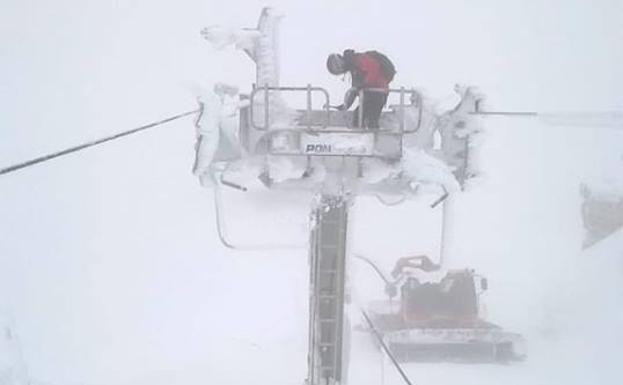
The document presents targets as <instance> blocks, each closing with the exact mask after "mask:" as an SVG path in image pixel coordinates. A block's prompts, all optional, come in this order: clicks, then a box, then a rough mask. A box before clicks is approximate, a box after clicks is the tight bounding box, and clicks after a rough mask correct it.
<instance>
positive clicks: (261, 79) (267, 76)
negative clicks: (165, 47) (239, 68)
mask: <svg viewBox="0 0 623 385" xmlns="http://www.w3.org/2000/svg"><path fill="white" fill-rule="evenodd" d="M280 21H281V15H279V14H278V13H277V12H276V11H275V10H274V9H273V8H264V9H263V10H262V14H261V15H260V19H259V21H258V24H257V27H256V28H231V27H222V26H210V27H206V28H204V29H203V30H201V35H202V36H203V38H204V39H206V40H207V41H208V42H210V43H211V44H212V45H213V46H214V47H215V48H217V49H223V48H226V47H228V46H232V45H233V46H235V47H236V48H237V49H240V50H243V51H244V52H246V53H247V54H248V55H249V57H250V58H251V59H252V60H253V61H254V62H255V64H256V84H257V85H258V86H260V87H261V86H264V85H269V86H273V87H275V86H278V85H279V44H278V43H279V41H278V40H279V22H280Z"/></svg>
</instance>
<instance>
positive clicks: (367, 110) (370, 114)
mask: <svg viewBox="0 0 623 385" xmlns="http://www.w3.org/2000/svg"><path fill="white" fill-rule="evenodd" d="M327 69H328V70H329V72H330V73H332V74H333V75H342V74H345V73H347V72H349V73H350V75H351V79H352V86H351V88H350V89H349V90H348V91H347V92H346V94H345V95H344V103H343V104H341V105H339V106H335V107H334V108H336V109H338V110H340V111H344V110H348V109H349V108H350V107H351V106H352V105H353V103H354V102H355V99H356V98H357V96H359V91H361V90H362V89H363V90H364V92H363V100H360V101H359V106H358V107H357V108H356V109H355V111H354V117H353V126H354V127H362V128H369V129H378V128H379V117H380V116H381V111H382V110H383V107H384V106H385V103H387V94H388V92H387V91H379V90H376V91H374V90H369V91H366V90H365V89H367V88H374V89H388V88H389V83H390V82H391V81H392V80H393V78H394V74H395V73H396V70H395V68H394V65H393V64H392V62H391V61H390V60H389V59H388V58H387V57H386V56H385V55H383V54H381V53H379V52H377V51H366V52H363V53H358V52H355V51H354V50H352V49H347V50H345V51H344V53H343V54H341V55H340V54H336V53H334V54H331V55H329V57H328V58H327ZM359 109H362V110H363V111H362V116H363V121H362V122H361V126H360V125H359V114H360V113H359Z"/></svg>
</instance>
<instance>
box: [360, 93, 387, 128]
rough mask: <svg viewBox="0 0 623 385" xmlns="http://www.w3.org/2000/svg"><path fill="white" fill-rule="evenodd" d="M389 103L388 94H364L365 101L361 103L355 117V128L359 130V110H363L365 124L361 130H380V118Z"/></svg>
mask: <svg viewBox="0 0 623 385" xmlns="http://www.w3.org/2000/svg"><path fill="white" fill-rule="evenodd" d="M385 103H387V93H384V92H372V91H364V92H363V101H362V100H360V101H359V106H357V108H355V111H354V114H355V115H354V116H353V128H359V109H360V108H362V109H363V123H362V124H361V128H369V129H373V130H376V129H378V128H379V118H380V117H381V111H383V107H385Z"/></svg>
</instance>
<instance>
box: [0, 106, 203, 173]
mask: <svg viewBox="0 0 623 385" xmlns="http://www.w3.org/2000/svg"><path fill="white" fill-rule="evenodd" d="M198 112H199V110H198V109H197V110H193V111H187V112H184V113H181V114H178V115H174V116H170V117H168V118H166V119H162V120H159V121H157V122H152V123H149V124H146V125H144V126H140V127H136V128H133V129H131V130H128V131H124V132H120V133H118V134H115V135H111V136H107V137H104V138H101V139H97V140H94V141H91V142H87V143H83V144H80V145H78V146H75V147H70V148H67V149H64V150H61V151H58V152H54V153H51V154H47V155H44V156H40V157H38V158H34V159H30V160H28V161H25V162H22V163H18V164H14V165H12V166H9V167H6V168H2V169H0V175H4V174H8V173H10V172H13V171H17V170H20V169H22V168H26V167H30V166H34V165H36V164H38V163H43V162H47V161H48V160H51V159H54V158H58V157H60V156H63V155H67V154H71V153H73V152H77V151H81V150H84V149H86V148H89V147H93V146H97V145H99V144H102V143H105V142H109V141H111V140H115V139H119V138H121V137H124V136H127V135H131V134H135V133H137V132H140V131H144V130H147V129H148V128H153V127H156V126H159V125H161V124H165V123H168V122H172V121H174V120H177V119H180V118H183V117H186V116H189V115H193V114H196V113H198Z"/></svg>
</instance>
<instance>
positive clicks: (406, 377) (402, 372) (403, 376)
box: [360, 309, 413, 385]
mask: <svg viewBox="0 0 623 385" xmlns="http://www.w3.org/2000/svg"><path fill="white" fill-rule="evenodd" d="M360 310H361V314H363V318H365V319H366V322H367V323H368V326H370V329H372V332H373V334H374V336H375V337H376V339H377V340H378V341H379V344H380V345H381V348H382V349H383V351H384V352H385V353H386V354H387V356H388V357H389V359H390V360H391V361H392V364H394V367H395V368H396V370H398V373H400V376H401V377H402V379H403V380H404V381H405V383H407V385H413V383H412V382H411V380H409V377H408V376H407V374H406V373H405V372H404V370H403V369H402V367H401V366H400V364H399V363H398V360H396V357H394V355H393V354H392V352H391V351H390V350H389V348H388V347H387V344H386V343H385V341H384V340H383V336H382V335H381V333H379V331H378V330H377V329H376V327H375V326H374V323H373V322H372V320H371V319H370V317H369V316H368V313H366V311H365V310H363V309H360Z"/></svg>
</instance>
